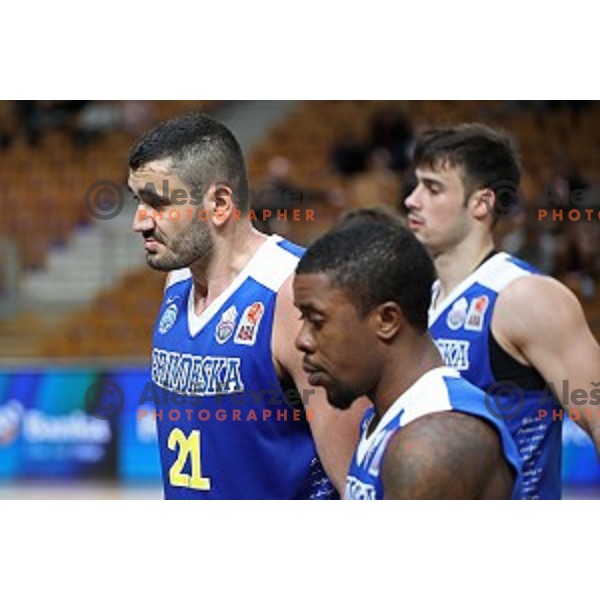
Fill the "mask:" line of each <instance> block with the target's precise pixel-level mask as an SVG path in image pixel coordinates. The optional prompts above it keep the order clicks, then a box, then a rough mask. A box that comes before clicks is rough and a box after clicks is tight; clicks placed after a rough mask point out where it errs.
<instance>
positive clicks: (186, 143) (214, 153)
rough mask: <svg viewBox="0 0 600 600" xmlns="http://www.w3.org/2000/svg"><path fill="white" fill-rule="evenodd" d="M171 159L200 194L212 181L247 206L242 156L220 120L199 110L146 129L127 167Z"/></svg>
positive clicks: (233, 137)
mask: <svg viewBox="0 0 600 600" xmlns="http://www.w3.org/2000/svg"><path fill="white" fill-rule="evenodd" d="M165 158H170V159H172V161H173V170H174V171H177V172H178V174H179V176H180V177H181V180H182V181H183V182H185V183H186V184H188V185H190V186H192V187H194V188H197V189H200V190H201V192H202V195H204V193H206V190H207V189H208V188H209V186H210V185H211V184H214V183H216V182H220V183H226V184H227V185H229V186H230V187H231V189H232V190H233V194H234V200H235V203H236V205H237V206H238V208H240V209H241V210H242V212H245V211H246V210H247V209H248V196H249V194H248V176H247V173H246V165H245V163H244V156H243V153H242V149H241V147H240V144H239V142H238V141H237V139H236V138H235V136H234V135H233V133H232V132H231V131H230V130H229V129H228V128H227V127H225V125H223V124H222V123H219V122H218V121H215V120H214V119H211V118H210V117H208V116H207V115H204V114H201V113H189V114H185V115H181V116H178V117H175V118H173V119H169V120H168V121H163V122H162V123H159V124H158V125H156V126H155V127H154V128H152V129H151V130H150V131H148V132H147V133H146V134H145V135H144V136H143V137H142V138H141V139H140V140H138V141H137V142H136V144H135V145H134V146H133V147H132V148H131V150H130V151H129V168H130V169H131V170H132V171H136V170H137V169H139V168H140V167H142V166H144V165H146V164H148V163H150V162H152V161H155V160H162V159H165Z"/></svg>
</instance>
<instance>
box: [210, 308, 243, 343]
mask: <svg viewBox="0 0 600 600" xmlns="http://www.w3.org/2000/svg"><path fill="white" fill-rule="evenodd" d="M237 315H238V313H237V309H236V308H235V306H231V307H229V308H228V309H227V310H226V311H225V312H224V313H223V314H222V315H221V320H220V321H219V323H218V324H217V327H216V329H215V339H216V340H217V342H218V343H219V344H224V343H225V342H226V341H227V340H228V339H229V338H230V337H231V335H232V334H233V330H234V329H235V321H236V319H237Z"/></svg>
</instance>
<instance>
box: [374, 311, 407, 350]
mask: <svg viewBox="0 0 600 600" xmlns="http://www.w3.org/2000/svg"><path fill="white" fill-rule="evenodd" d="M374 319H375V333H376V335H377V337H379V338H380V339H381V340H384V341H390V340H392V339H393V338H394V337H395V336H396V335H398V332H399V331H400V330H401V329H402V326H403V325H404V320H405V319H404V314H403V312H402V309H401V308H400V307H399V306H398V304H396V303H395V302H384V303H383V304H380V305H379V306H378V307H377V308H376V309H375V314H374Z"/></svg>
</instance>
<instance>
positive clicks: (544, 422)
mask: <svg viewBox="0 0 600 600" xmlns="http://www.w3.org/2000/svg"><path fill="white" fill-rule="evenodd" d="M537 272H538V271H537V270H536V269H535V268H534V267H532V266H531V265H529V264H528V263H526V262H524V261H522V260H519V259H516V258H514V257H512V256H510V255H507V254H504V253H501V254H497V255H495V256H494V257H492V258H490V259H489V260H488V261H486V262H485V263H484V264H483V265H482V266H481V267H480V268H479V269H478V270H477V271H475V273H473V274H472V275H471V276H470V277H469V278H468V280H467V281H466V284H465V285H464V286H462V287H461V288H460V289H459V290H458V292H457V293H453V294H452V295H451V297H450V298H449V299H448V300H447V302H446V303H445V304H444V306H443V309H441V310H439V311H434V310H433V309H432V310H431V311H430V323H429V330H430V333H431V335H432V337H433V338H434V340H435V342H436V344H437V346H438V348H439V350H440V353H441V354H442V358H443V359H444V361H445V362H446V364H447V365H449V366H451V367H454V368H455V369H457V370H458V371H459V372H460V374H461V375H462V376H463V377H464V378H465V379H467V380H468V381H470V382H471V383H473V384H474V385H476V386H477V387H479V388H481V389H482V390H484V391H485V392H487V393H488V394H489V395H488V397H487V399H486V402H487V407H488V412H490V413H491V414H493V415H494V416H497V417H499V418H501V419H502V420H503V421H504V422H505V423H506V425H507V427H508V429H509V430H510V432H511V434H512V436H513V439H514V441H515V443H516V444H517V447H518V448H519V452H520V454H521V458H522V460H523V486H522V492H521V498H523V499H538V498H545V499H558V498H560V496H561V426H562V422H561V421H560V420H559V419H554V420H553V417H552V409H553V408H558V406H557V405H556V404H554V403H553V401H552V398H551V397H550V396H549V394H548V393H545V392H544V390H542V389H533V390H527V389H521V388H520V387H519V386H518V385H516V384H515V383H513V382H510V381H497V380H496V377H495V375H494V373H493V371H492V365H491V359H490V351H489V347H490V335H491V333H490V332H491V322H492V316H493V313H494V307H495V304H496V301H497V299H498V294H499V293H500V292H501V290H502V289H503V288H504V287H505V286H506V285H508V284H509V283H510V282H512V281H514V280H515V279H517V278H519V277H526V276H528V275H530V274H532V273H537ZM531 301H532V302H535V298H532V299H531Z"/></svg>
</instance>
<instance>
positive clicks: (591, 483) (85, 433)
mask: <svg viewBox="0 0 600 600" xmlns="http://www.w3.org/2000/svg"><path fill="white" fill-rule="evenodd" d="M148 384H149V373H148V369H147V368H144V367H140V366H127V365H125V366H120V367H115V368H104V369H93V368H78V367H54V366H47V367H37V368H35V369H30V368H28V369H14V368H13V369H6V368H4V369H0V479H3V480H10V479H19V478H43V479H86V478H87V479H90V478H92V479H93V478H115V479H121V480H124V481H141V480H148V481H153V482H155V481H159V480H160V462H159V457H158V447H157V440H156V412H157V411H155V410H154V408H155V406H154V405H153V404H152V402H150V401H149V400H148V394H147V386H148ZM162 408H163V411H164V412H165V414H168V410H170V408H172V407H169V406H167V407H162ZM563 425H564V426H563V464H562V471H563V482H564V484H565V485H566V486H577V487H582V486H584V487H590V488H595V489H597V488H598V487H600V464H599V463H598V460H597V458H596V454H595V451H594V447H593V445H592V443H591V441H590V440H589V438H588V437H587V435H586V434H585V433H584V432H583V431H581V430H580V428H579V427H577V426H576V425H575V424H574V423H573V422H572V421H571V420H569V419H567V418H565V419H564V424H563Z"/></svg>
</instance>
